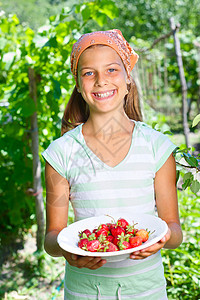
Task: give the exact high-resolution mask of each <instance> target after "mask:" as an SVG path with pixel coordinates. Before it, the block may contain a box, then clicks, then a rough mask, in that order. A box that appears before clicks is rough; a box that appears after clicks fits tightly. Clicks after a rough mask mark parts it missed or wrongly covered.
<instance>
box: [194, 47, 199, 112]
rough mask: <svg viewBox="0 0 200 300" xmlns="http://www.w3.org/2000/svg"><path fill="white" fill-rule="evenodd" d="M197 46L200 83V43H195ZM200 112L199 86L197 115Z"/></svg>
mask: <svg viewBox="0 0 200 300" xmlns="http://www.w3.org/2000/svg"><path fill="white" fill-rule="evenodd" d="M194 44H195V46H196V47H197V51H198V57H197V66H198V67H197V74H198V80H199V82H200V43H198V42H194ZM199 112H200V84H199V91H198V99H197V113H199Z"/></svg>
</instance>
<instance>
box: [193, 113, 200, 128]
mask: <svg viewBox="0 0 200 300" xmlns="http://www.w3.org/2000/svg"><path fill="white" fill-rule="evenodd" d="M199 122H200V114H198V115H197V116H196V117H195V118H194V120H193V122H192V127H195V126H196V125H197V124H198V123H199Z"/></svg>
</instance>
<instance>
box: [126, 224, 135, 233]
mask: <svg viewBox="0 0 200 300" xmlns="http://www.w3.org/2000/svg"><path fill="white" fill-rule="evenodd" d="M137 231H138V229H136V228H135V227H134V225H129V226H127V227H126V234H131V235H135V234H136V232H137Z"/></svg>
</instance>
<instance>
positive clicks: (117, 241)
mask: <svg viewBox="0 0 200 300" xmlns="http://www.w3.org/2000/svg"><path fill="white" fill-rule="evenodd" d="M112 243H113V244H114V245H116V246H117V245H118V243H119V239H118V238H116V237H114V238H113V241H112Z"/></svg>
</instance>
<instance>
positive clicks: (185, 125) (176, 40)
mask: <svg viewBox="0 0 200 300" xmlns="http://www.w3.org/2000/svg"><path fill="white" fill-rule="evenodd" d="M170 26H171V29H172V31H173V35H174V46H175V52H176V58H177V63H178V68H179V76H180V81H181V90H182V120H183V131H184V135H185V144H186V147H189V132H190V131H189V126H188V121H187V110H188V109H187V84H186V80H185V75H184V69H183V61H182V55H181V47H180V41H179V38H178V36H177V34H176V31H177V28H178V27H177V26H175V23H174V18H170Z"/></svg>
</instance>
